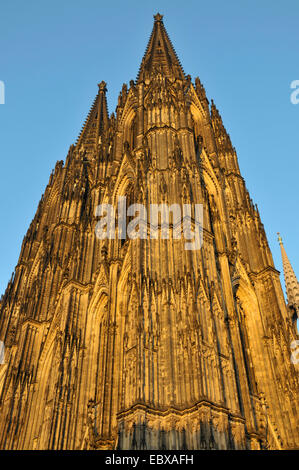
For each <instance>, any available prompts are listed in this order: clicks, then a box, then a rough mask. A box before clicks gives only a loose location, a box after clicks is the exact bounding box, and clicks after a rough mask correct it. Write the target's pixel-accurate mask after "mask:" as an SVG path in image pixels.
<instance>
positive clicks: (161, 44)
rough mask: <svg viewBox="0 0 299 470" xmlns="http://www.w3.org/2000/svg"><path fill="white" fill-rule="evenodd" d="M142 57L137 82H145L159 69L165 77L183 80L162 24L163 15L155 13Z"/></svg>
mask: <svg viewBox="0 0 299 470" xmlns="http://www.w3.org/2000/svg"><path fill="white" fill-rule="evenodd" d="M154 19H155V22H154V27H153V30H152V34H151V36H150V39H149V42H148V45H147V48H146V51H145V54H144V57H143V59H142V62H141V65H140V69H139V73H138V76H137V82H140V81H142V80H145V79H146V78H147V77H149V76H150V75H151V72H152V71H154V70H155V69H160V70H162V71H163V73H164V74H165V75H166V76H167V77H174V78H181V79H185V74H184V70H183V68H182V66H181V63H180V61H179V59H178V56H177V54H176V52H175V50H174V47H173V45H172V43H171V40H170V39H169V36H168V34H167V32H166V29H165V27H164V24H163V15H160V13H157V14H156V15H155V16H154Z"/></svg>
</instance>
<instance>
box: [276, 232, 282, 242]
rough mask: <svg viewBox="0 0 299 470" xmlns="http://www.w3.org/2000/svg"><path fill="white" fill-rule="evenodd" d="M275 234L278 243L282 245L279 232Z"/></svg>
mask: <svg viewBox="0 0 299 470" xmlns="http://www.w3.org/2000/svg"><path fill="white" fill-rule="evenodd" d="M277 236H278V241H279V244H280V245H282V238H281V236H280V233H279V232H277Z"/></svg>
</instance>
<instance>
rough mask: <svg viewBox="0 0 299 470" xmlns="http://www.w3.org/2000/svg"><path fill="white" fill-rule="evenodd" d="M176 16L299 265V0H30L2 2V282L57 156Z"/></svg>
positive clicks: (252, 186)
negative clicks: (159, 17) (298, 99)
mask: <svg viewBox="0 0 299 470" xmlns="http://www.w3.org/2000/svg"><path fill="white" fill-rule="evenodd" d="M157 11H159V12H160V13H162V14H164V24H165V26H166V29H167V31H168V33H169V35H170V38H171V39H172V42H173V44H174V47H175V49H176V51H177V53H178V56H179V58H180V60H181V63H182V65H183V67H184V70H185V72H186V73H187V74H190V75H191V76H192V79H194V78H195V77H196V76H197V75H198V76H199V77H200V79H201V81H202V82H203V84H204V86H205V88H206V92H207V96H208V98H209V99H211V98H213V99H214V101H215V104H216V106H217V107H218V109H219V110H220V112H221V114H222V117H223V121H224V124H225V126H226V128H227V130H228V131H229V133H230V135H231V139H232V142H233V145H234V146H235V147H236V149H237V153H238V158H239V164H240V168H241V172H242V175H243V176H244V178H245V180H246V183H247V187H248V189H249V191H250V194H251V197H252V198H253V200H254V202H255V203H257V204H258V206H259V210H260V214H261V218H262V221H263V223H264V225H265V229H266V233H267V236H268V240H269V243H270V247H271V250H272V253H273V257H274V262H275V265H276V267H277V269H279V270H281V269H282V266H281V259H280V251H279V245H278V243H277V236H276V232H277V231H280V232H281V234H282V237H283V240H284V244H285V248H286V250H287V253H288V255H289V258H290V259H291V262H292V264H293V267H294V269H295V272H296V273H297V276H299V254H298V235H299V221H298V185H299V180H298V174H299V171H298V170H299V163H298V161H299V158H298V157H299V146H298V123H299V104H298V105H293V104H291V101H290V95H291V88H290V84H291V82H292V81H293V80H299V69H298V45H299V28H298V17H299V2H298V0H296V1H295V0H294V1H291V0H285V1H284V2H273V0H272V1H268V0H259V1H257V0H250V1H247V0H243V1H242V2H240V1H235V0H229V1H227V2H223V0H221V1H219V0H213V2H200V1H198V0H196V1H193V0H185V1H184V2H182V1H177V0H171V1H168V0H167V1H159V2H157V1H151V2H150V4H145V3H143V2H140V1H133V0H127V1H126V2H121V1H113V0H112V1H110V2H101V1H94V0H85V1H84V2H83V1H76V0H71V1H70V0H60V1H57V0H52V1H51V2H46V1H37V0H28V1H26V2H24V1H16V0H11V1H9V2H2V4H1V7H0V50H1V53H0V80H2V81H4V83H5V104H4V105H0V157H1V172H0V208H1V221H2V223H1V230H0V242H1V243H0V259H1V262H0V293H3V292H4V289H5V287H6V285H7V282H8V280H9V278H10V276H11V273H12V271H13V270H14V267H15V265H16V264H17V261H18V256H19V251H20V247H21V243H22V239H23V237H24V235H25V233H26V230H27V228H28V226H29V223H30V221H31V219H32V218H33V216H34V213H35V211H36V208H37V205H38V201H39V200H40V197H41V194H42V193H43V192H44V189H45V186H46V184H47V182H48V179H49V175H50V172H51V170H52V168H53V167H54V166H55V162H56V161H57V160H62V159H65V157H66V154H67V150H68V148H69V146H70V144H71V143H73V142H74V141H75V140H76V138H77V136H78V133H79V131H80V129H81V126H82V123H83V121H84V119H85V117H86V115H87V113H88V111H89V108H90V106H91V103H92V101H93V99H94V97H95V95H96V93H97V83H99V82H100V81H102V80H105V81H106V82H107V88H108V105H109V111H110V112H112V111H114V109H115V107H116V103H117V96H118V93H119V91H120V89H121V86H122V84H123V83H124V82H126V83H128V82H129V80H131V79H135V77H136V75H137V72H138V68H139V64H140V62H141V59H142V56H143V53H144V51H145V48H146V44H147V41H148V39H149V35H150V33H151V30H152V25H153V14H155V13H157Z"/></svg>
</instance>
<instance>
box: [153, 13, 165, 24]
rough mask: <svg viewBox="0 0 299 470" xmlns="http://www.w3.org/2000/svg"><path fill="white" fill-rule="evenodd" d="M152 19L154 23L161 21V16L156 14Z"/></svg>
mask: <svg viewBox="0 0 299 470" xmlns="http://www.w3.org/2000/svg"><path fill="white" fill-rule="evenodd" d="M154 19H155V22H156V23H158V22H160V21H163V15H160V13H157V14H156V15H154Z"/></svg>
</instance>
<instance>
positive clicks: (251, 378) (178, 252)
mask: <svg viewBox="0 0 299 470" xmlns="http://www.w3.org/2000/svg"><path fill="white" fill-rule="evenodd" d="M120 199H121V200H126V201H127V204H128V205H129V204H139V207H143V208H145V209H146V211H147V213H150V208H151V207H152V206H153V205H159V206H160V205H163V206H164V207H171V206H172V205H174V204H175V205H178V206H179V207H181V208H183V207H186V206H188V207H189V206H191V207H195V206H196V205H201V206H202V210H203V226H202V230H201V237H202V243H201V247H200V249H191V250H187V249H186V246H185V243H186V240H184V238H183V236H182V237H181V238H179V237H175V236H174V231H175V230H176V233H177V226H176V222H175V220H173V218H172V219H171V217H170V220H169V224H168V229H169V230H168V237H164V236H163V227H162V225H163V223H162V216H161V217H160V218H159V220H158V226H157V227H156V233H157V237H155V238H154V237H151V236H150V231H151V228H152V227H150V225H151V222H148V221H146V222H145V225H144V230H145V233H146V234H147V235H148V236H146V237H140V236H136V237H131V238H129V237H119V236H116V237H115V238H111V239H110V238H104V237H102V238H99V237H98V236H97V231H96V228H97V226H98V223H99V214H98V212H97V208H98V207H99V206H100V205H101V206H102V207H104V205H106V206H105V207H108V205H109V206H110V207H116V206H117V204H118V201H119V200H120ZM192 210H193V209H192ZM170 215H171V214H170ZM189 215H190V217H189V219H190V220H189V222H190V224H191V226H192V227H193V228H194V229H195V225H196V221H195V219H194V213H193V212H192V211H191V213H190V214H189ZM129 220H131V219H130V217H129V216H128V221H129ZM114 223H115V224H116V225H117V223H118V220H117V217H116V221H114ZM179 230H181V229H179ZM116 233H117V234H119V231H116ZM297 307H298V306H297ZM297 315H298V310H297ZM294 319H296V315H294V309H290V308H289V307H287V305H286V303H285V300H284V296H283V292H282V287H281V283H280V279H279V272H278V271H277V270H276V269H275V267H274V264H273V259H272V255H271V252H270V249H269V246H268V242H267V237H266V234H265V231H264V227H263V224H262V222H261V219H260V215H259V212H258V209H257V207H256V206H255V205H254V204H253V202H252V200H251V199H250V196H249V194H248V191H247V189H246V186H245V182H244V179H243V177H242V175H241V174H240V170H239V166H238V160H237V155H236V151H235V149H234V147H233V146H232V143H231V140H230V137H229V135H228V133H227V132H226V130H225V127H224V125H223V122H222V119H221V116H220V114H219V111H218V110H217V108H216V106H215V104H214V103H213V102H212V103H211V105H210V103H209V101H208V99H207V97H206V93H205V89H204V87H203V85H202V83H201V82H200V80H199V78H196V79H195V81H194V82H193V81H192V80H191V77H190V76H188V75H185V73H184V71H183V68H182V66H181V64H180V61H179V60H178V57H177V55H176V53H175V50H174V48H173V46H172V43H171V41H170V39H169V37H168V34H167V32H166V30H165V27H164V24H163V18H162V15H160V14H157V15H156V16H155V21H154V26H153V31H152V34H151V36H150V39H149V43H148V46H147V49H146V52H145V55H144V57H143V60H142V63H141V66H140V70H139V73H138V76H137V79H136V80H135V81H133V80H132V81H131V82H130V84H129V86H127V85H123V87H122V90H121V93H120V95H119V99H118V104H117V107H116V112H115V114H111V115H110V116H109V114H108V110H107V103H106V83H105V82H101V83H100V84H99V85H98V93H97V96H96V98H95V100H94V102H93V104H92V106H91V109H90V112H89V114H88V116H87V119H86V121H85V123H84V126H83V128H82V131H81V133H80V136H79V138H78V140H77V142H76V143H75V144H74V145H71V147H70V149H69V152H68V155H67V158H66V161H65V163H64V162H63V161H59V162H57V164H56V166H55V170H54V171H53V172H52V174H51V176H50V179H49V183H48V185H47V187H46V190H45V193H44V194H43V196H42V198H41V201H40V203H39V206H38V209H37V212H36V214H35V217H34V219H33V221H32V223H31V225H30V227H29V229H28V231H27V234H26V236H25V238H24V241H23V244H22V248H21V253H20V257H19V261H18V264H17V266H16V269H15V272H14V274H13V276H12V279H11V280H10V282H9V284H8V286H7V289H6V291H5V293H4V295H3V297H2V298H1V303H0V340H1V341H3V343H4V345H5V360H4V363H3V364H2V365H0V448H1V449H70V450H71V449H99V450H100V449H136V450H137V449H236V450H237V449H294V448H298V447H299V425H298V423H299V419H298V365H297V364H296V363H295V362H294V361H293V362H292V360H291V355H292V349H291V344H292V343H293V342H294V341H296V340H297V339H298V335H297V331H296V326H295V323H296V322H295V321H294Z"/></svg>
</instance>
